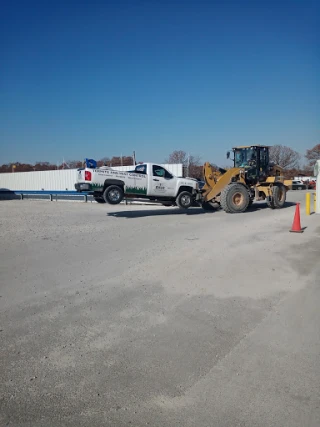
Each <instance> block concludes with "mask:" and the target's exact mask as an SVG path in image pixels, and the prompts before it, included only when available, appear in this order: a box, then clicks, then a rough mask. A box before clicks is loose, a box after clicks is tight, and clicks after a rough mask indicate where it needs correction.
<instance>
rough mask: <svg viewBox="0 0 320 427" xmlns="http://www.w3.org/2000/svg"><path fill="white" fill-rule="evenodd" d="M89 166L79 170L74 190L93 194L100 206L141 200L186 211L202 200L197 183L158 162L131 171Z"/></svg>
mask: <svg viewBox="0 0 320 427" xmlns="http://www.w3.org/2000/svg"><path fill="white" fill-rule="evenodd" d="M89 166H91V167H87V165H86V167H85V168H81V169H78V171H77V182H76V184H75V188H76V190H77V191H80V192H81V191H87V192H89V193H91V194H93V197H94V199H95V200H96V201H97V202H98V203H110V204H112V205H116V204H118V203H120V202H121V201H122V200H123V198H124V197H126V198H135V199H136V198H141V199H149V200H152V201H157V202H161V203H163V205H165V206H170V205H171V206H172V205H174V204H177V205H178V206H179V207H180V208H184V209H187V208H189V207H190V206H192V205H193V204H194V202H195V200H197V199H198V198H200V192H199V184H198V182H197V180H195V179H192V178H178V177H176V176H174V175H173V174H172V173H170V172H168V171H167V170H166V169H165V168H164V167H163V166H161V165H158V164H155V163H143V164H138V165H136V166H135V167H134V169H133V170H131V171H128V172H125V171H118V170H115V169H112V168H109V167H107V166H103V167H101V168H97V167H92V166H96V165H94V164H92V163H91V164H89Z"/></svg>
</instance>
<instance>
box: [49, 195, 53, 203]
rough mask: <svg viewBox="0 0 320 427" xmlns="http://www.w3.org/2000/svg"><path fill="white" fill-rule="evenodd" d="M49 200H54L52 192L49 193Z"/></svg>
mask: <svg viewBox="0 0 320 427" xmlns="http://www.w3.org/2000/svg"><path fill="white" fill-rule="evenodd" d="M49 200H50V202H52V194H49Z"/></svg>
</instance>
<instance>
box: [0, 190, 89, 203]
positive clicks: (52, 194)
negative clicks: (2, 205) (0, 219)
mask: <svg viewBox="0 0 320 427" xmlns="http://www.w3.org/2000/svg"><path fill="white" fill-rule="evenodd" d="M46 198H47V199H48V200H49V201H51V202H52V201H53V200H54V199H55V200H58V199H59V200H63V199H69V200H70V198H73V199H74V200H78V199H81V198H82V199H83V201H84V202H87V201H88V198H93V197H92V196H91V195H90V194H88V193H87V192H83V193H79V192H78V191H59V190H56V191H52V190H42V191H34V190H29V191H26V190H0V200H16V199H20V200H23V199H41V200H42V199H46Z"/></svg>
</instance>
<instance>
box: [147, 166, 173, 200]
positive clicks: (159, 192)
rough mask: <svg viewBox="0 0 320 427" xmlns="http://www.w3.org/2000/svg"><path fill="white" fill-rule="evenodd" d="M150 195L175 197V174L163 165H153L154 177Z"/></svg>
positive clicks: (149, 191) (149, 190)
mask: <svg viewBox="0 0 320 427" xmlns="http://www.w3.org/2000/svg"><path fill="white" fill-rule="evenodd" d="M149 182H151V185H150V188H149V189H148V196H158V197H175V195H176V194H175V193H176V188H175V183H176V180H175V179H174V177H173V175H171V173H169V172H168V171H167V170H166V169H164V168H163V167H162V166H158V165H152V177H151V180H150V181H149Z"/></svg>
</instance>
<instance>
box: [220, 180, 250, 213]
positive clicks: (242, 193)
mask: <svg viewBox="0 0 320 427" xmlns="http://www.w3.org/2000/svg"><path fill="white" fill-rule="evenodd" d="M249 202H250V196H249V192H248V190H247V188H246V187H245V186H244V185H242V184H237V183H234V184H230V185H227V186H226V187H225V188H224V189H223V190H222V192H221V196H220V203H221V207H222V209H223V210H224V211H225V212H227V213H242V212H245V211H246V210H247V208H248V206H249Z"/></svg>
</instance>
